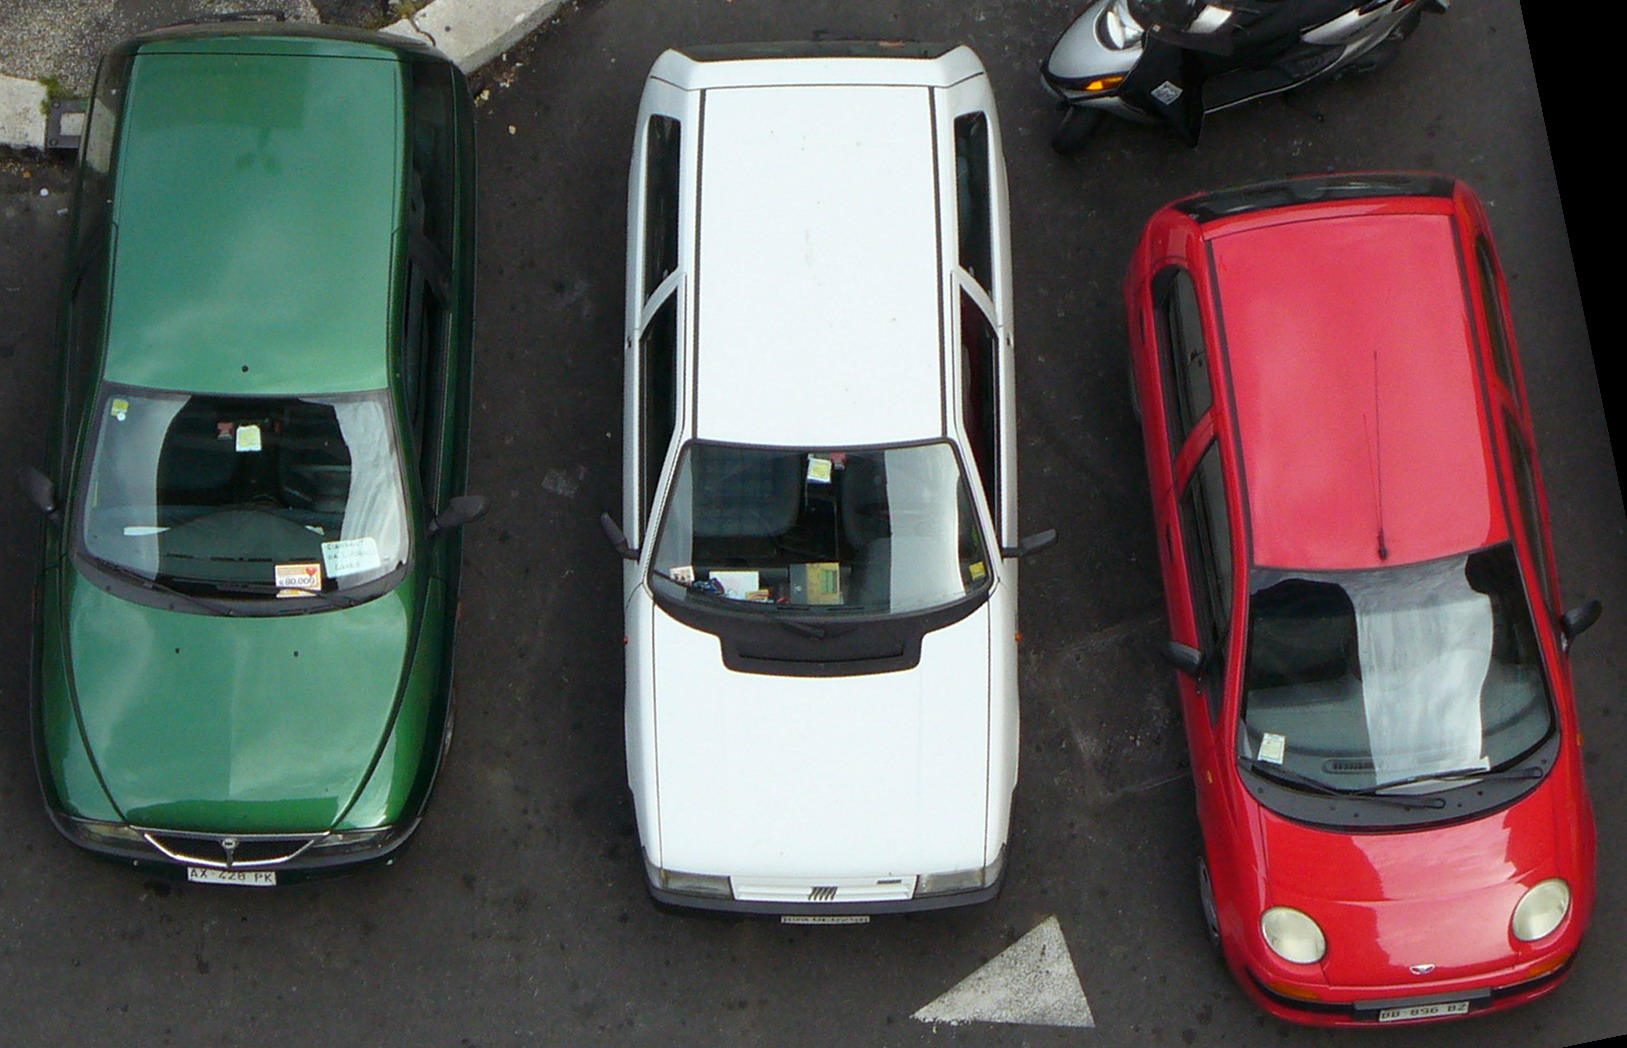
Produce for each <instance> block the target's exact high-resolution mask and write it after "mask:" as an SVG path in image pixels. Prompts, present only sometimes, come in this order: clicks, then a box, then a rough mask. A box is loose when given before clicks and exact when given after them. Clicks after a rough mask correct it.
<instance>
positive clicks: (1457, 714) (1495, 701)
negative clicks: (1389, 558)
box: [1238, 543, 1555, 792]
mask: <svg viewBox="0 0 1627 1048" xmlns="http://www.w3.org/2000/svg"><path fill="white" fill-rule="evenodd" d="M1250 588H1251V589H1252V591H1253V592H1252V594H1251V595H1250V597H1249V636H1248V655H1247V664H1246V666H1245V670H1244V688H1245V692H1244V700H1243V718H1242V723H1241V724H1240V725H1239V739H1238V744H1239V749H1240V751H1241V755H1242V757H1243V759H1244V760H1248V761H1252V762H1257V766H1259V767H1262V768H1263V767H1264V766H1265V765H1275V766H1277V767H1280V768H1283V769H1285V770H1286V771H1287V772H1289V773H1292V774H1295V775H1297V776H1299V777H1302V778H1306V779H1312V780H1315V782H1316V783H1318V784H1320V785H1322V786H1325V787H1329V788H1331V789H1334V790H1341V791H1351V790H1364V789H1365V790H1372V789H1375V788H1377V789H1390V788H1397V787H1399V788H1404V789H1406V790H1407V791H1408V792H1428V791H1430V790H1431V789H1435V790H1438V789H1441V788H1443V786H1442V780H1445V781H1446V783H1447V784H1448V785H1450V784H1453V783H1454V782H1455V781H1456V780H1458V779H1461V778H1466V777H1473V773H1474V772H1476V771H1486V772H1490V771H1492V770H1494V769H1500V768H1508V767H1512V766H1513V765H1514V764H1515V763H1517V762H1518V761H1520V760H1521V759H1523V758H1524V757H1525V756H1526V755H1528V754H1529V753H1531V752H1532V751H1533V750H1534V749H1535V748H1536V747H1537V746H1538V745H1539V744H1541V743H1542V742H1544V741H1545V740H1546V739H1547V738H1548V736H1549V734H1550V733H1551V732H1552V731H1553V728H1554V723H1555V722H1554V709H1553V702H1552V700H1551V698H1550V697H1549V690H1548V684H1547V678H1546V677H1545V675H1544V673H1543V667H1542V654H1541V650H1540V649H1539V647H1538V645H1537V639H1536V634H1535V631H1534V629H1533V627H1532V621H1531V612H1530V609H1529V605H1528V604H1527V602H1526V598H1525V590H1524V588H1523V586H1522V585H1521V583H1520V572H1519V567H1518V565H1517V563H1516V562H1515V558H1514V550H1513V547H1512V546H1511V545H1509V544H1508V543H1503V544H1500V545H1497V546H1492V547H1489V548H1487V549H1483V550H1477V551H1475V552H1472V553H1467V554H1463V555H1461V556H1454V557H1446V558H1444V559H1441V560H1434V561H1426V562H1423V563H1418V564H1406V565H1398V566H1395V567H1383V568H1377V569H1375V570H1371V571H1344V572H1301V571H1281V570H1275V569H1258V570H1257V571H1256V572H1255V573H1254V576H1253V577H1252V578H1251V580H1250ZM1267 771H1269V769H1267ZM1434 776H1440V777H1441V779H1436V778H1434Z"/></svg>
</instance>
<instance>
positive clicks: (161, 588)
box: [91, 557, 237, 616]
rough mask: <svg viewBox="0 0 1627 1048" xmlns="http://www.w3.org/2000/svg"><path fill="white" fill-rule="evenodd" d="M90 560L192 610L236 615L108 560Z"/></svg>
mask: <svg viewBox="0 0 1627 1048" xmlns="http://www.w3.org/2000/svg"><path fill="white" fill-rule="evenodd" d="M91 559H92V560H94V561H95V562H96V565H97V567H99V568H101V569H102V570H103V571H106V572H109V573H110V574H113V575H117V576H118V577H119V578H121V579H123V580H125V581H126V582H129V583H131V584H132V585H136V586H140V587H141V588H142V589H144V590H149V591H151V592H153V593H162V594H163V595H164V596H166V597H176V598H178V599H180V600H183V601H185V602H186V603H188V604H190V605H192V606H193V607H194V608H201V609H203V610H204V611H206V612H208V613H209V614H211V615H226V616H232V615H236V614H237V612H236V611H234V610H233V609H232V607H231V605H229V604H222V603H220V602H219V601H214V600H209V599H208V598H207V597H199V596H197V595H195V594H192V593H188V592H186V591H185V590H178V589H176V588H175V587H174V586H171V585H169V584H167V583H163V582H159V581H158V580H157V579H153V578H148V577H147V576H146V575H141V574H137V573H136V572H134V571H131V570H130V569H129V568H127V567H125V566H124V565H122V564H115V563H114V562H113V561H110V560H103V559H102V558H100V557H92V558H91ZM170 610H171V611H173V610H175V609H174V608H173V607H172V608H171V609H170Z"/></svg>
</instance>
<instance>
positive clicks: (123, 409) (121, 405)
mask: <svg viewBox="0 0 1627 1048" xmlns="http://www.w3.org/2000/svg"><path fill="white" fill-rule="evenodd" d="M108 406H109V407H111V408H112V409H113V410H112V415H113V417H114V418H116V419H118V420H119V421H120V422H123V421H124V416H125V415H126V414H128V413H129V411H130V402H129V401H128V400H124V399H123V398H120V397H115V398H113V403H112V404H110V405H108Z"/></svg>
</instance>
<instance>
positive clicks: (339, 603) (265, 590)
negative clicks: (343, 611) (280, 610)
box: [208, 579, 362, 608]
mask: <svg viewBox="0 0 1627 1048" xmlns="http://www.w3.org/2000/svg"><path fill="white" fill-rule="evenodd" d="M208 582H209V585H211V586H213V587H215V588H216V589H218V590H220V591H221V592H222V593H251V594H256V595H267V596H275V595H276V594H278V593H282V592H283V591H285V590H297V591H298V592H297V596H298V597H315V598H317V599H318V600H321V601H323V602H324V603H326V604H331V605H333V606H334V607H336V608H351V607H355V606H356V605H357V604H360V603H361V602H362V598H360V597H356V596H352V595H351V594H349V593H342V592H340V591H338V590H331V591H330V590H308V589H299V587H297V586H279V585H277V584H276V583H274V582H221V581H216V580H214V579H210V580H208ZM291 599H297V598H291Z"/></svg>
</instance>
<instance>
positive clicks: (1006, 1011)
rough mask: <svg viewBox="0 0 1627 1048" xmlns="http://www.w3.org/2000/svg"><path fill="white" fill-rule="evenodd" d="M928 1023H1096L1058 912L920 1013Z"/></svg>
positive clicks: (918, 1017) (1052, 1024)
mask: <svg viewBox="0 0 1627 1048" xmlns="http://www.w3.org/2000/svg"><path fill="white" fill-rule="evenodd" d="M913 1018H916V1019H919V1020H921V1021H922V1022H924V1023H949V1024H950V1025H951V1026H953V1025H957V1024H959V1023H966V1022H985V1023H1028V1024H1032V1025H1035V1026H1078V1027H1084V1026H1095V1025H1096V1021H1095V1020H1094V1019H1093V1018H1091V1015H1090V1002H1089V1001H1087V1000H1085V991H1084V988H1083V987H1081V986H1080V985H1079V975H1078V973H1076V972H1075V971H1074V969H1073V957H1072V956H1071V955H1070V954H1069V953H1068V941H1067V940H1066V939H1064V938H1063V937H1062V925H1061V924H1059V923H1058V922H1057V919H1056V917H1055V916H1051V917H1047V918H1045V920H1043V921H1041V922H1040V923H1039V925H1038V927H1036V928H1035V929H1034V930H1033V931H1031V932H1029V933H1028V934H1027V935H1025V936H1023V937H1022V938H1021V939H1018V940H1017V941H1016V942H1014V943H1012V944H1011V945H1010V946H1008V947H1007V948H1006V949H1005V951H1004V952H1002V953H1001V954H1000V955H999V956H998V957H995V958H994V960H992V961H990V962H989V963H988V964H985V965H984V966H983V967H981V968H979V969H978V970H977V971H975V972H973V973H972V974H971V975H968V976H967V977H966V978H964V979H962V980H961V981H960V982H958V983H956V984H955V986H954V987H953V988H952V989H951V990H950V991H949V992H948V993H945V994H944V995H943V996H941V997H939V998H938V999H937V1000H935V1001H933V1002H932V1003H931V1004H929V1005H927V1006H926V1007H924V1008H922V1009H921V1010H920V1011H918V1012H916V1013H915V1015H914V1016H913Z"/></svg>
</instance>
